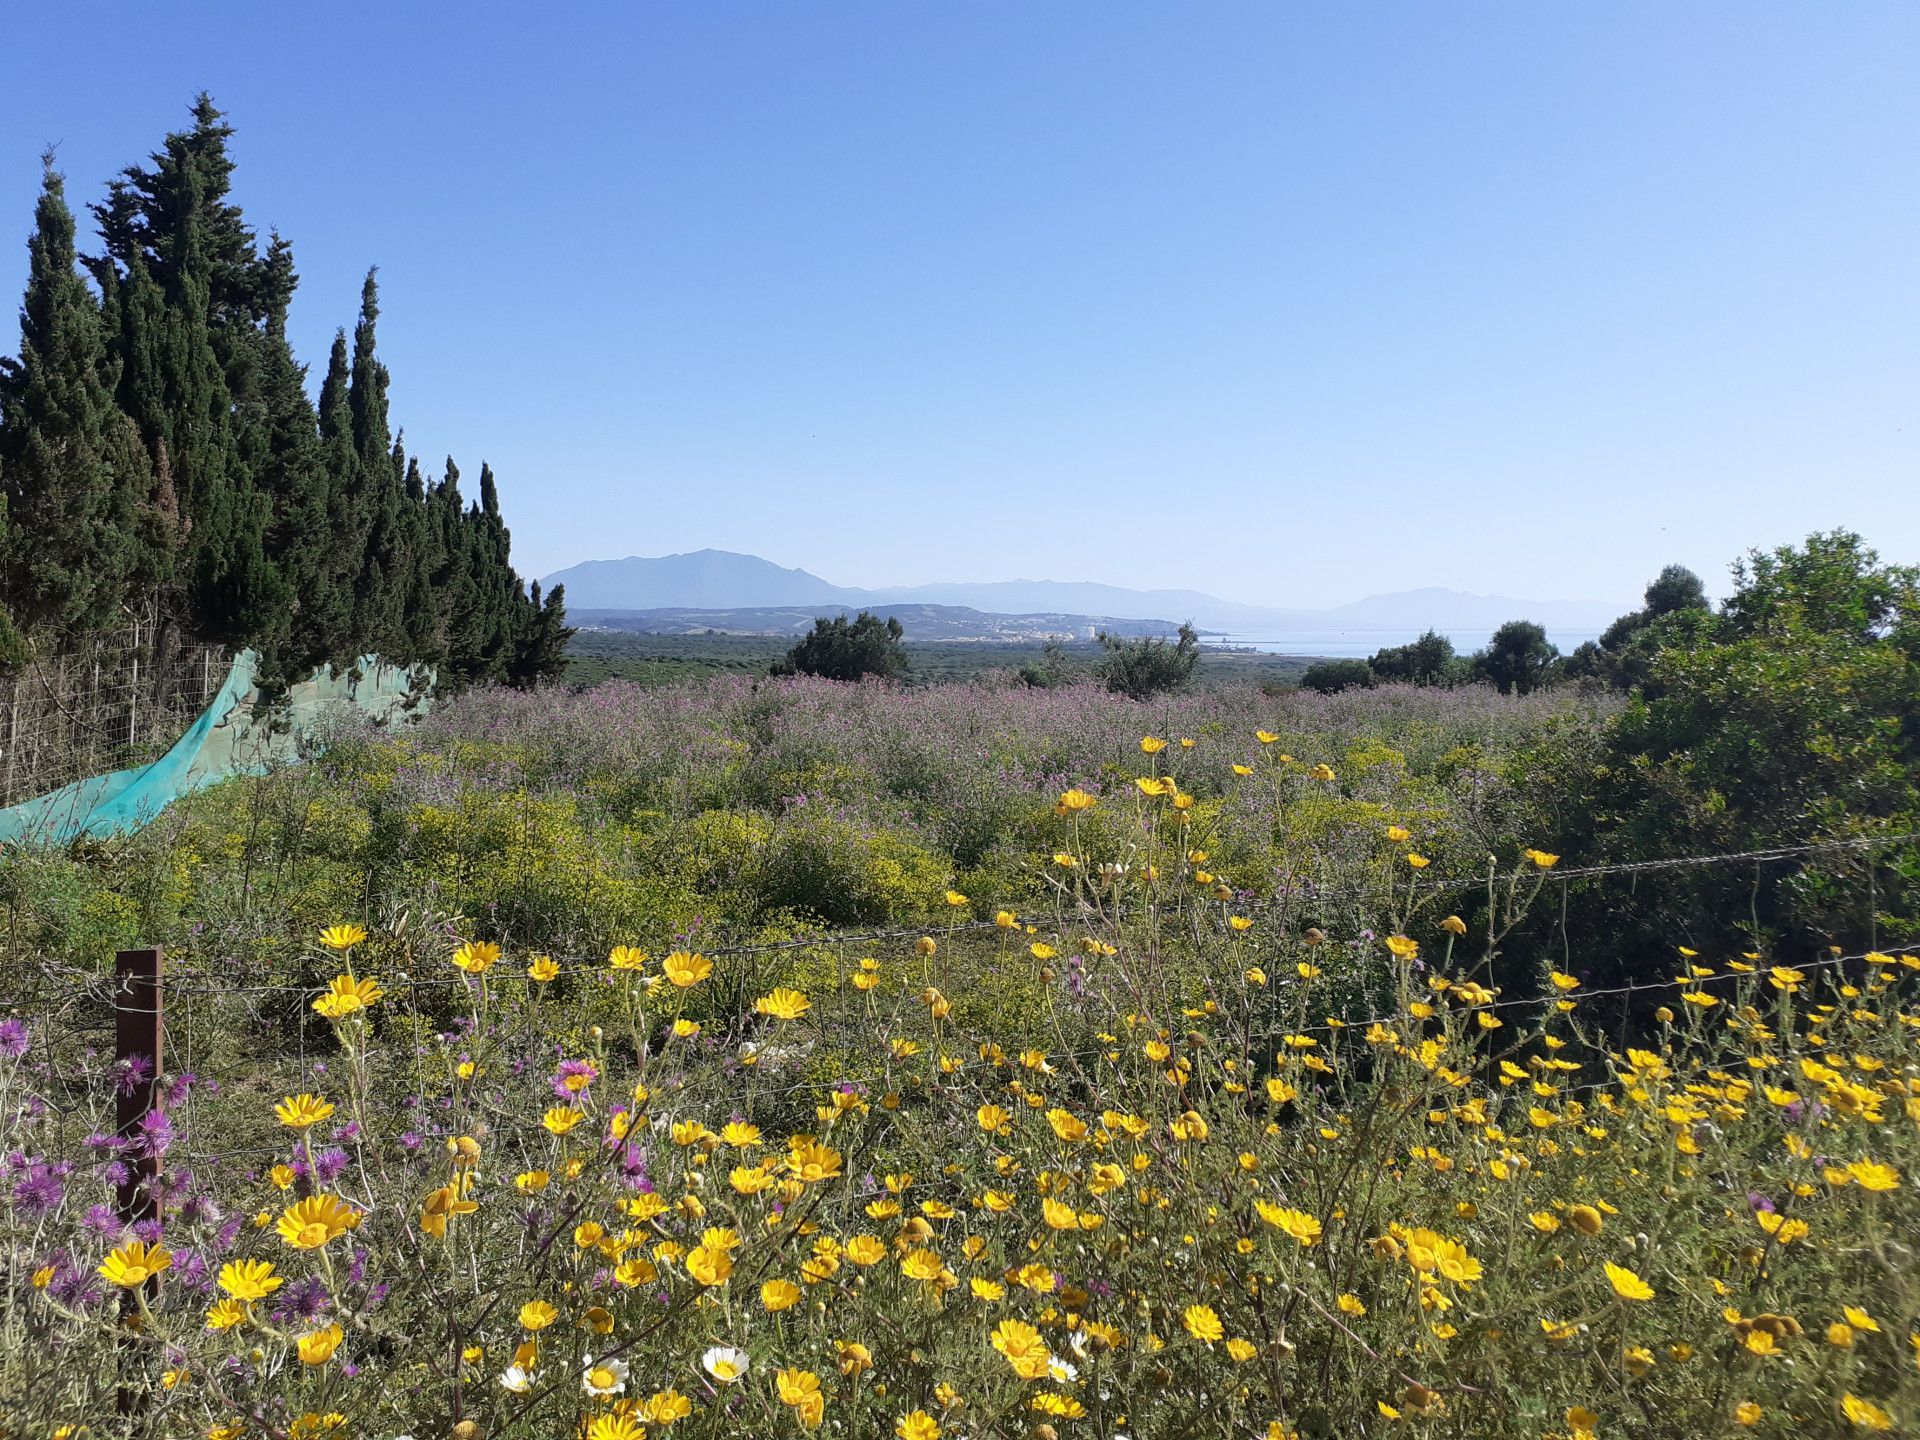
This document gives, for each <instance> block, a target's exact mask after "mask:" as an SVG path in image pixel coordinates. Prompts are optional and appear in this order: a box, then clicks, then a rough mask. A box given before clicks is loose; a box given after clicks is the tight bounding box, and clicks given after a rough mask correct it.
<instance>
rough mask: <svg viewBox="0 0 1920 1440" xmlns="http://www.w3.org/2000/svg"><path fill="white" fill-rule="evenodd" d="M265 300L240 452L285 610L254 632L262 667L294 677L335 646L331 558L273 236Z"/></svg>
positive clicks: (323, 470)
mask: <svg viewBox="0 0 1920 1440" xmlns="http://www.w3.org/2000/svg"><path fill="white" fill-rule="evenodd" d="M267 261H268V272H267V273H268V277H269V286H270V288H269V299H268V303H267V315H266V328H265V330H264V331H263V333H262V336H261V341H260V353H261V369H260V375H259V383H258V385H257V387H256V389H255V392H254V397H253V403H252V407H251V409H252V415H251V419H250V423H249V424H248V425H247V426H246V427H245V430H244V432H243V434H244V437H245V444H244V446H243V454H244V458H245V460H246V462H247V465H248V469H249V471H250V473H251V474H252V477H253V483H254V487H255V489H257V490H258V491H259V492H260V494H261V495H263V496H264V497H265V499H266V501H267V504H268V508H269V523H268V527H267V537H266V540H267V552H268V555H269V556H270V558H271V559H272V560H273V562H274V564H275V565H276V566H277V567H278V568H279V571H280V574H281V576H282V577H283V578H284V580H285V581H286V585H287V590H288V593H289V601H288V605H287V610H286V613H285V615H284V617H283V618H282V623H281V624H279V625H278V626H276V628H275V632H274V634H272V635H271V636H268V637H260V638H259V639H258V640H257V641H256V644H257V645H258V647H259V648H260V649H261V650H262V652H263V657H264V659H265V661H266V665H265V667H264V668H265V670H266V671H267V672H268V673H270V674H271V675H272V676H273V677H274V678H277V679H287V680H291V679H296V678H299V677H301V676H303V675H305V674H308V673H311V672H312V671H313V670H315V669H316V668H318V667H319V666H320V665H322V664H324V663H325V662H326V661H327V660H328V659H330V658H331V657H332V656H333V654H334V650H335V644H336V626H335V625H334V624H333V621H332V617H331V615H330V613H329V608H328V601H329V599H330V596H331V591H332V582H331V575H332V572H333V568H334V565H335V563H336V556H335V555H334V553H333V550H332V548H331V544H330V534H329V528H330V522H331V518H332V517H331V504H332V498H333V497H332V486H331V483H330V477H329V474H328V469H327V457H326V453H325V451H324V450H323V449H322V448H321V441H320V429H319V420H318V417H317V415H316V414H315V412H314V408H313V402H312V401H311V400H309V399H308V398H307V390H306V367H305V366H303V365H301V364H300V363H299V362H298V361H297V360H295V358H294V354H293V347H292V346H291V345H290V344H289V343H288V341H287V306H288V304H289V302H290V301H291V300H292V298H293V291H294V287H295V286H296V285H297V284H298V283H299V277H298V276H297V275H296V274H295V273H294V269H293V254H292V250H291V248H290V247H289V246H288V245H287V244H286V242H285V241H284V240H282V239H281V238H280V237H279V236H278V235H276V236H274V237H273V239H272V242H271V243H270V245H269V246H268V250H267Z"/></svg>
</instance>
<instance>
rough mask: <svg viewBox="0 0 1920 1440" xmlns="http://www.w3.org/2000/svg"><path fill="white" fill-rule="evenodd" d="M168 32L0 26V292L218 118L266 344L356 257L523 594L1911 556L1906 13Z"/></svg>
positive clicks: (870, 4)
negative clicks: (541, 581)
mask: <svg viewBox="0 0 1920 1440" xmlns="http://www.w3.org/2000/svg"><path fill="white" fill-rule="evenodd" d="M194 13H195V17H196V20H197V22H198V23H193V24H182V23H179V16H178V14H177V12H171V11H168V10H166V9H165V8H164V7H153V6H151V5H147V4H135V3H132V0H106V3H101V4H97V5H93V6H88V7H76V8H70V9H68V10H66V11H64V12H57V13H56V12H50V11H48V10H46V9H44V8H41V9H30V8H27V7H13V8H12V9H11V10H10V11H9V12H8V13H7V14H6V15H4V16H0V135H5V136H6V137H8V143H7V144H6V145H5V146H4V147H0V215H5V216H10V217H12V220H11V223H12V224H13V226H14V227H15V228H14V231H13V233H12V234H11V236H9V235H8V234H7V233H6V232H0V285H6V286H11V287H13V291H14V293H18V290H19V288H20V282H21V281H22V280H23V278H24V275H25V270H26V249H25V245H24V243H23V242H24V239H25V235H26V229H27V226H28V223H29V217H30V215H31V213H32V207H33V200H34V195H35V193H36V191H37V188H38V183H39V163H38V153H39V150H40V148H41V146H42V145H44V144H48V143H57V144H58V146H59V150H58V160H59V164H60V166H61V168H62V169H63V170H64V171H65V172H66V174H67V176H68V178H69V190H70V194H71V197H72V199H73V201H74V203H75V206H76V208H80V207H82V206H84V204H85V203H87V202H89V201H93V200H96V199H98V198H100V195H101V193H102V188H103V185H104V182H105V181H106V179H107V178H108V177H109V176H110V175H112V174H114V173H115V172H116V171H118V170H119V169H120V168H121V167H122V166H124V165H126V164H128V163H132V162H136V161H141V160H144V158H145V157H146V155H147V154H148V153H149V152H150V151H152V150H153V149H154V148H155V147H156V146H157V145H158V143H159V141H160V138H161V136H162V134H163V133H164V132H165V131H166V130H168V129H170V128H177V127H178V126H180V125H181V124H183V123H184V122H185V120H186V110H187V106H188V104H189V102H190V100H191V98H192V95H193V94H194V92H195V91H197V90H199V89H202V88H205V89H207V90H210V91H211V92H212V93H213V95H214V97H215V99H216V100H217V101H218V102H219V103H220V104H221V105H222V106H223V107H224V108H225V109H226V110H227V111H228V113H229V116H230V118H231V121H232V123H233V124H234V125H235V126H236V129H237V135H236V138H235V141H234V153H235V155H236V157H237V159H238V162H239V169H238V172H237V174H236V177H235V198H236V199H237V200H238V201H239V203H240V204H241V205H242V206H243V207H244V208H245V211H246V214H247V217H248V219H249V220H250V221H251V222H252V223H254V224H256V225H257V226H258V227H260V228H261V230H262V231H263V232H264V230H265V229H266V227H268V226H275V227H277V228H278V229H279V230H280V231H281V232H282V233H283V234H285V235H286V236H287V238H288V239H289V240H290V241H291V242H292V245H293V248H294V254H295V258H296V261H297V264H298V268H299V270H300V273H301V275H302V277H303V284H302V288H301V290H300V292H299V294H298V296H297V297H296V299H295V302H294V308H293V319H292V333H293V337H294V342H295V347H296V350H297V352H298V354H299V355H300V357H301V358H302V359H303V360H305V361H306V362H308V363H309V364H310V365H312V366H315V367H316V368H317V367H319V366H321V365H323V364H324V359H325V353H326V346H327V344H328V341H329V339H330V337H331V335H332V332H333V329H334V327H335V326H337V325H340V324H350V323H351V321H352V318H353V313H354V308H355V304H356V302H357V296H358V288H359V284H360V279H361V276H362V275H363V274H364V272H365V270H366V268H367V266H368V265H370V264H376V263H377V264H378V265H380V267H381V282H382V310H383V313H382V318H381V347H382V353H383V355H384V356H385V358H386V360H387V362H388V363H389V364H390V366H391V367H392V371H393V374H394V388H393V394H392V413H393V416H394V419H395V422H396V423H397V424H400V425H404V426H405V429H406V438H407V442H408V445H409V448H410V449H412V450H414V451H415V452H416V453H420V454H423V455H425V456H427V457H429V458H431V459H432V460H434V461H435V462H436V463H437V459H438V457H439V456H441V455H444V454H446V453H448V452H452V453H453V454H454V456H455V457H456V458H457V459H458V460H459V461H460V463H461V466H462V469H463V470H464V471H466V472H467V473H468V474H473V473H476V472H477V471H478V468H479V464H480V461H481V460H482V459H486V460H488V461H490V462H491V463H492V465H493V467H494V469H495V471H496V472H497V474H498V476H499V482H500V489H501V493H502V498H503V503H504V506H505V509H506V513H507V516H508V520H509V523H510V525H511V527H512V530H513V538H514V560H515V563H516V564H517V565H518V567H519V569H520V571H521V573H522V574H523V575H526V576H534V575H541V574H547V573H550V572H553V571H555V570H558V569H561V568H563V567H565V566H567V565H570V564H573V563H575V562H577V561H581V560H587V559H596V558H612V557H617V556H624V555H666V554H672V553H679V552H686V551H692V550H698V549H700V548H703V547H707V546H712V547H716V548H725V549H730V550H738V551H743V552H748V553H752V554H757V555H763V556H766V557H768V558H770V559H772V560H775V561H776V562H778V563H780V564H782V565H790V566H796V567H800V568H805V569H807V570H810V571H812V572H814V573H816V574H819V575H822V576H823V577H826V578H830V579H832V580H834V581H836V582H838V583H844V584H849V585H859V586H868V587H875V588H881V587H897V586H906V585H915V584H924V583H928V582H934V581H982V582H985V581H996V580H1011V579H1018V578H1046V579H1059V580H1086V581H1093V582H1099V583H1106V584H1112V585H1121V586H1129V587H1135V588H1194V589H1200V590H1204V591H1207V592H1210V593H1212V594H1215V595H1218V596H1219V597H1221V598H1222V599H1225V600H1231V601H1239V602H1242V603H1254V604H1265V605H1273V606H1283V607H1305V606H1325V605H1335V604H1339V603H1342V602H1344V601H1349V600H1353V599H1356V598H1359V597H1361V596H1365V595H1370V594H1377V593H1381V592H1386V591H1399V590H1407V589H1414V588H1419V587H1423V586H1441V587H1447V588H1451V589H1456V590H1462V591H1468V592H1475V593H1486V592H1498V593H1504V594H1515V595H1525V596H1536V597H1541V598H1554V599H1560V598H1564V599H1592V600H1599V601H1606V602H1609V603H1615V604H1620V605H1622V606H1623V607H1624V606H1625V605H1626V604H1629V603H1631V602H1632V601H1633V600H1634V599H1635V598H1636V597H1637V596H1638V594H1639V592H1640V588H1641V587H1642V586H1643V585H1644V584H1645V582H1646V581H1647V580H1648V579H1649V578H1650V577H1651V576H1652V575H1653V574H1654V573H1656V572H1657V571H1658V570H1659V569H1660V567H1661V566H1662V565H1664V564H1666V563H1669V562H1679V563H1683V564H1686V565H1689V566H1691V567H1692V568H1693V569H1695V570H1696V571H1697V572H1698V573H1699V574H1700V575H1701V576H1702V578H1703V579H1704V580H1705V581H1706V583H1707V585H1708V587H1709V589H1710V590H1711V591H1713V592H1714V593H1716V594H1718V593H1721V592H1723V591H1724V589H1725V580H1726V570H1727V566H1728V564H1729V562H1730V561H1732V560H1733V559H1735V558H1736V557H1737V556H1739V555H1740V554H1742V553H1743V552H1744V551H1746V550H1747V549H1748V548H1750V547H1756V546H1757V547H1770V546H1773V545H1777V544H1782V543H1788V542H1793V541H1797V540H1799V539H1801V538H1803V537H1804V536H1805V535H1806V534H1807V533H1808V532H1809V531H1812V530H1815V529H1831V528H1834V527H1839V526H1845V527H1849V528H1852V529H1856V530H1858V531H1860V532H1861V533H1862V534H1864V535H1865V536H1866V537H1867V539H1868V540H1869V541H1870V542H1871V543H1873V544H1875V545H1876V546H1878V547H1879V549H1880V550H1881V551H1882V552H1883V553H1884V554H1886V555H1887V556H1889V558H1894V559H1902V560H1912V559H1916V558H1920V506H1916V505H1915V504H1914V503H1913V501H1912V498H1911V497H1912V494H1913V492H1914V485H1915V481H1916V478H1920V411H1917V410H1916V400H1915V397H1916V395H1920V329H1917V328H1916V327H1915V326H1914V325H1913V324H1912V323H1911V320H1912V317H1913V315H1914V314H1916V313H1920V272H1917V271H1916V269H1915V267H1914V266H1913V264H1912V255H1913V253H1914V247H1915V240H1916V237H1917V236H1920V176H1916V173H1915V171H1914V169H1913V167H1912V166H1911V165H1910V164H1908V163H1907V157H1909V156H1910V155H1911V154H1912V153H1913V152H1914V150H1915V148H1916V144H1917V143H1920V10H1916V9H1914V8H1913V7H1912V6H1910V5H1907V4H1900V3H1887V0H1883V3H1863V4H1860V5H1856V6H1848V7H1844V8H1835V7H1820V8H1812V7H1790V6H1785V5H1761V6H1754V5H1750V4H1744V3H1700V4H1690V5H1688V6H1686V7H1684V8H1676V7H1671V6H1666V5H1659V4H1654V3H1651V0H1642V3H1632V0H1628V3H1621V4H1618V5H1613V6H1608V7H1605V8H1594V9H1577V8H1572V7H1538V8H1533V9H1517V8H1513V7H1507V6H1493V5H1481V4H1471V3H1470V4H1464V5H1459V6H1452V7H1447V8H1446V9H1445V10H1435V9H1418V8H1414V7H1403V8H1390V9H1369V10H1364V11H1360V10H1350V9H1346V8H1341V7H1333V6H1324V5H1309V4H1302V5H1298V6H1290V7H1284V8H1283V7H1275V6H1268V5H1263V4H1257V3H1237V4H1231V3H1230V4H1224V5H1222V6H1219V7H1213V8H1210V9H1208V10H1207V11H1205V12H1191V11H1170V10H1167V9H1166V8H1164V7H1159V6H1153V5H1149V4H1146V3H1144V0H1121V3H1116V4H1113V5H1109V6H1104V7H1101V9H1100V10H1099V11H1098V12H1093V11H1087V10H1077V9H1064V8H1062V9H1055V8H1050V7H1033V6H1027V5H1018V4H1010V3H992V0H988V3H981V4H975V5H968V6H965V7H950V8H943V7H925V6H921V7H911V8H906V7H898V6H892V5H887V4H882V3H879V0H845V3H836V4H830V5H822V6H817V7H810V8H805V9H799V8H794V9H787V8H776V7H744V6H739V5H733V4H715V5H709V6H702V7H697V8H695V7H667V6H659V5H639V6H624V5H615V4H612V3H610V0H597V3H587V4H582V5H580V6H576V7H568V8H566V9H564V10H560V11H552V12H541V13H535V12H533V11H529V10H527V9H525V7H522V6H517V5H509V4H506V3H504V0H500V3H478V4H475V5H473V6H470V7H467V8H466V9H464V10H463V11H461V12H460V14H459V17H458V21H457V23H451V22H450V21H449V20H448V18H447V17H446V16H445V14H444V13H443V12H435V11H432V10H429V9H428V8H426V7H420V8H417V9H413V8H409V7H393V6H385V5H374V4H371V3H347V4H342V5H339V6H335V7H329V8H328V9H327V10H325V11H306V12H302V11H300V10H297V9H294V8H288V7H261V6H257V5H253V4H246V3H241V0H218V3H205V4H200V5H197V6H195V7H194ZM106 28H111V30H112V33H113V34H114V35H115V37H116V43H114V44H112V45H100V44H97V43H93V40H94V37H96V36H97V35H98V34H100V33H101V32H102V30H103V29H106ZM376 156H377V157H378V161H377V163H373V162H371V161H370V159H369V157H376ZM349 202H350V203H349ZM82 220H83V232H85V231H86V230H88V229H89V228H90V227H88V226H87V224H86V219H85V216H84V213H83V216H82ZM82 244H83V248H87V249H92V248H94V243H93V240H92V237H91V235H90V234H86V233H83V240H82ZM12 348H13V337H12V336H9V337H8V338H7V339H6V340H4V341H0V351H11V349H12ZM309 380H310V383H312V382H315V381H317V374H316V375H310V377H309Z"/></svg>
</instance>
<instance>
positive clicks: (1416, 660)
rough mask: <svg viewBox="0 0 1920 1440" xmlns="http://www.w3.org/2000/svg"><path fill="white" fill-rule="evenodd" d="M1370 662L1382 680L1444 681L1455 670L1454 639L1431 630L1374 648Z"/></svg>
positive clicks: (1406, 681)
mask: <svg viewBox="0 0 1920 1440" xmlns="http://www.w3.org/2000/svg"><path fill="white" fill-rule="evenodd" d="M1367 663H1368V665H1369V666H1370V667H1371V668H1372V670H1373V673H1374V677H1375V678H1376V679H1379V680H1398V681H1403V682H1405V683H1407V684H1409V685H1442V684H1445V683H1447V682H1448V680H1449V679H1450V678H1451V676H1452V675H1453V672H1454V670H1455V665H1454V653H1453V641H1451V640H1449V639H1448V638H1447V637H1446V636H1444V635H1442V634H1440V633H1439V632H1437V631H1434V630H1429V631H1427V632H1426V633H1425V634H1424V635H1422V636H1421V637H1420V638H1419V639H1418V640H1415V641H1413V642H1412V643H1411V644H1407V645H1395V646H1392V647H1390V648H1387V649H1382V650H1378V651H1376V652H1374V656H1373V659H1371V660H1369V661H1368V662H1367Z"/></svg>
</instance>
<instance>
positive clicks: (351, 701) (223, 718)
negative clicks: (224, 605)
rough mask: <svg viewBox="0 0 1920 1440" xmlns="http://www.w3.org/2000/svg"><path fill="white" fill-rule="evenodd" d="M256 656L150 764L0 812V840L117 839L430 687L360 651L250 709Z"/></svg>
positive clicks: (391, 712)
mask: <svg viewBox="0 0 1920 1440" xmlns="http://www.w3.org/2000/svg"><path fill="white" fill-rule="evenodd" d="M258 660H259V657H258V656H257V655H256V654H255V653H254V652H253V651H251V650H242V651H241V652H240V653H239V654H238V655H237V656H235V657H234V661H233V668H232V669H231V670H230V671H229V672H228V674H227V679H226V683H225V684H223V685H222V686H221V687H220V692H219V694H217V695H215V696H214V699H213V703H212V704H211V705H209V706H208V707H207V708H206V710H205V711H203V712H202V713H201V715H200V717H199V718H198V719H197V720H195V721H194V722H193V724H192V725H191V726H189V727H188V729H187V733H186V734H184V735H182V736H181V737H180V738H179V740H177V741H176V742H175V743H174V745H173V748H172V749H170V750H168V751H167V753H166V754H164V755H162V756H161V757H160V758H159V759H158V760H154V761H151V762H150V763H148V764H145V765H137V766H135V767H134V768H132V769H130V770H116V771H114V772H113V773H112V774H110V775H93V776H89V777H88V778H87V779H85V780H76V781H74V782H73V783H72V784H71V785H63V786H61V787H60V788H59V789H58V790H55V791H52V792H51V793H49V794H46V795H40V796H36V797H35V798H34V799H32V800H27V801H23V802H22V803H20V804H18V805H14V806H10V807H9V808H7V809H4V810H0V844H13V845H65V844H68V843H69V842H71V841H73V840H77V839H79V838H80V837H81V836H83V835H124V834H127V833H128V832H130V831H133V830H137V829H139V828H140V827H141V826H142V825H145V824H146V823H148V822H149V821H150V820H152V819H153V818H154V816H156V815H158V814H159V813H160V812H161V811H162V810H164V809H166V808H167V806H169V805H171V804H172V803H173V802H174V801H175V800H178V799H179V798H180V797H181V796H182V795H191V794H192V793H193V792H194V791H196V790H201V789H205V788H206V787H207V786H209V785H213V784H216V783H218V782H219V781H221V780H225V779H227V778H228V777H229V776H233V775H257V774H260V773H261V772H262V771H264V770H265V769H266V768H267V767H268V766H269V765H271V764H273V763H275V762H276V761H286V760H291V759H294V758H296V757H298V756H299V755H300V754H302V753H303V752H305V751H306V750H308V749H310V748H311V747H312V746H313V745H314V744H315V743H316V742H317V741H319V740H320V739H321V738H323V737H324V735H325V734H326V733H327V731H328V730H329V729H330V728H331V727H332V726H333V725H335V724H337V723H338V721H339V719H340V718H341V717H342V715H343V714H350V713H355V712H357V713H359V714H361V715H364V716H368V717H370V718H372V719H375V720H382V721H385V720H391V719H393V718H395V717H396V716H399V715H403V714H415V713H418V711H419V710H420V709H421V708H423V707H424V706H425V704H426V696H425V692H426V689H427V686H428V685H430V684H431V682H432V677H431V675H430V674H427V673H424V672H422V671H419V670H415V669H412V668H409V667H401V666H393V665H384V664H382V663H381V662H380V660H379V657H377V656H373V655H368V656H365V657H363V658H362V659H361V661H360V664H359V667H358V669H357V670H349V671H347V672H346V673H345V674H341V675H336V674H335V673H334V672H333V670H332V668H331V667H328V668H325V669H322V670H320V671H319V672H318V673H316V674H315V675H313V676H312V677H311V678H310V679H307V680H305V681H302V682H301V683H300V684H298V685H295V686H293V687H292V689H291V690H290V691H289V692H288V694H287V698H286V701H285V703H284V704H281V705H277V706H274V707H272V708H271V709H267V708H260V709H258V710H257V711H256V705H255V700H256V692H255V688H254V674H255V666H256V664H257V663H258Z"/></svg>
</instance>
